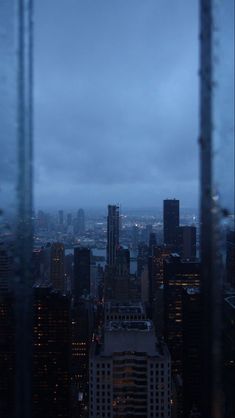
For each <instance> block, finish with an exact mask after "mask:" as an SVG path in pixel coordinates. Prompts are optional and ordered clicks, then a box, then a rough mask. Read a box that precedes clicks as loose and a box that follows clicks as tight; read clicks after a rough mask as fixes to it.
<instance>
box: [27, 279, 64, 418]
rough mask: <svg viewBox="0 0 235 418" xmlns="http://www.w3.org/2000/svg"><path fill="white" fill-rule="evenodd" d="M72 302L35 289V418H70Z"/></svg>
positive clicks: (48, 289)
mask: <svg viewBox="0 0 235 418" xmlns="http://www.w3.org/2000/svg"><path fill="white" fill-rule="evenodd" d="M70 350H71V314H70V298H69V297H68V296H65V295H62V294H61V293H60V292H57V291H53V290H52V288H51V287H35V288H34V298H33V380H32V408H33V411H32V412H33V413H32V417H33V418H42V417H48V418H55V417H63V418H70Z"/></svg>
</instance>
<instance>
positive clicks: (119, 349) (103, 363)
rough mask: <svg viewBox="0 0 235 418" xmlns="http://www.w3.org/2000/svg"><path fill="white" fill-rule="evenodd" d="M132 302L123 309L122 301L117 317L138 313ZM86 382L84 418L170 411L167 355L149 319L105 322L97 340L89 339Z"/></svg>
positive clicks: (148, 416)
mask: <svg viewBox="0 0 235 418" xmlns="http://www.w3.org/2000/svg"><path fill="white" fill-rule="evenodd" d="M133 308H134V307H133ZM133 308H132V309H130V308H128V307H127V310H128V309H130V311H129V313H127V312H126V313H125V309H124V307H123V306H122V307H121V310H120V312H119V317H120V316H123V317H126V316H127V315H128V316H131V315H132V316H133V315H134V316H135V315H136V316H138V315H142V313H141V312H139V311H138V309H137V311H138V312H134V309H133ZM109 315H111V316H112V315H114V313H112V310H111V311H110V310H109ZM117 315H118V312H117V310H115V316H117ZM89 386H90V415H89V417H90V418H101V417H106V418H109V417H110V418H111V417H112V418H118V417H132V418H134V417H139V418H140V417H141V418H155V417H163V418H169V417H170V415H171V403H170V399H171V363H170V355H169V352H168V349H167V347H166V345H165V344H163V343H160V342H159V341H157V340H156V337H155V332H154V328H153V324H152V322H151V321H148V320H136V321H135V320H129V321H128V320H116V321H108V322H107V323H106V326H105V330H104V339H103V342H102V343H101V344H99V343H97V342H96V341H94V342H93V343H92V347H91V351H90V385H89Z"/></svg>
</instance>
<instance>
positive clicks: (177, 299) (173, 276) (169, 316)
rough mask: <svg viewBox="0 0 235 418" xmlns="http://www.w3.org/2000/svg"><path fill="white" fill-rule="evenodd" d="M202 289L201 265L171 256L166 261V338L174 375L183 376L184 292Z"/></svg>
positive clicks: (174, 255) (176, 255)
mask: <svg viewBox="0 0 235 418" xmlns="http://www.w3.org/2000/svg"><path fill="white" fill-rule="evenodd" d="M186 287H190V288H199V287H200V263H199V262H194V261H184V260H182V259H181V258H180V256H179V255H178V254H171V256H170V257H168V258H167V259H166V260H165V261H164V336H165V340H166V342H167V345H168V348H169V350H170V353H171V358H172V371H173V373H174V375H176V374H179V375H180V376H182V368H183V324H182V291H183V289H184V288H186Z"/></svg>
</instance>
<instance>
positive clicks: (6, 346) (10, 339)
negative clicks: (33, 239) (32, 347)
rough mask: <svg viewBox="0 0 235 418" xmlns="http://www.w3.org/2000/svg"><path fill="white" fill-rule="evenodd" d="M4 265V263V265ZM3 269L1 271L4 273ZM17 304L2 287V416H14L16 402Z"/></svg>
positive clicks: (0, 331)
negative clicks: (15, 304)
mask: <svg viewBox="0 0 235 418" xmlns="http://www.w3.org/2000/svg"><path fill="white" fill-rule="evenodd" d="M2 267H3V265H2ZM2 271H3V270H2ZM2 271H1V273H2ZM14 310H15V306H14V297H13V295H12V294H11V293H10V292H9V291H6V288H5V287H4V288H1V289H0V373H1V376H0V416H1V417H9V418H13V417H14V403H15V371H16V370H15V325H16V321H15V312H14Z"/></svg>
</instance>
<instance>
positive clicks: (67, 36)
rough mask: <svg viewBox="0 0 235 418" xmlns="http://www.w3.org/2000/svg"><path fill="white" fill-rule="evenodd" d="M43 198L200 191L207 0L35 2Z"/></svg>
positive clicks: (146, 197)
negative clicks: (201, 38) (201, 28)
mask: <svg viewBox="0 0 235 418" xmlns="http://www.w3.org/2000/svg"><path fill="white" fill-rule="evenodd" d="M35 3H36V5H35V187H36V189H35V198H36V206H37V207H45V206H48V207H49V206H50V207H71V208H73V207H74V208H76V207H79V206H96V205H98V206H101V205H106V204H107V203H108V202H121V203H122V205H124V206H133V207H134V206H161V201H162V199H164V198H166V197H177V198H180V199H181V200H182V205H183V206H188V207H194V206H195V205H197V200H198V146H197V138H198V90H199V87H198V66H199V64H198V56H199V52H198V2H197V1H194V0H189V1H188V0H184V1H183V0H182V1H170V0H59V1H58V0H50V1H48V0H40V1H37V2H35Z"/></svg>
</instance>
